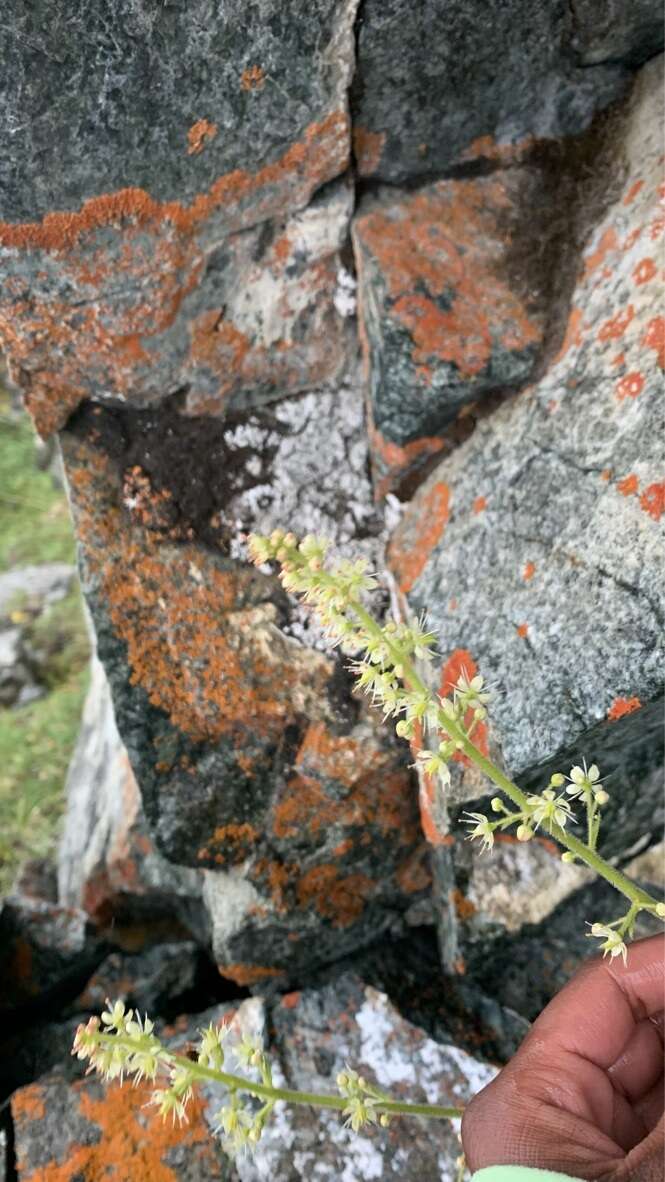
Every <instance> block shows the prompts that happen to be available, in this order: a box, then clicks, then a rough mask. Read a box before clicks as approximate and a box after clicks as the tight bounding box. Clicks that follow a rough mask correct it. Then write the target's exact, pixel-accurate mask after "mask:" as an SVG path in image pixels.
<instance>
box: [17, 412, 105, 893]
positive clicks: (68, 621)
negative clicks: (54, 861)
mask: <svg viewBox="0 0 665 1182" xmlns="http://www.w3.org/2000/svg"><path fill="white" fill-rule="evenodd" d="M74 549H75V548H74V538H73V533H72V526H71V521H70V517H69V510H68V507H67V500H66V497H65V494H64V493H63V492H62V490H61V489H59V488H57V487H56V485H55V484H54V482H53V480H52V478H51V476H50V475H49V474H48V473H47V472H40V471H39V470H38V469H37V468H36V466H35V442H34V434H33V431H32V428H31V426H30V424H29V422H28V420H27V418H16V417H14V416H12V415H11V413H10V407H9V400H8V398H7V396H6V395H4V394H3V393H2V392H1V391H0V571H1V570H6V569H9V568H11V567H16V566H25V565H28V564H32V563H36V564H38V563H42V562H55V561H64V562H73V561H74ZM11 610H12V611H13V612H15V613H16V615H17V617H18V618H17V620H16V622H17V623H20V624H21V627H22V628H23V629H24V633H25V637H26V641H27V643H28V644H29V646H30V647H31V649H32V650H33V651H34V652H35V653H36V654H37V657H38V662H39V666H40V670H41V678H42V682H43V684H44V685H45V687H46V690H47V692H46V694H45V696H44V697H43V698H40V699H39V700H38V701H36V702H32V703H30V705H28V706H23V707H21V708H20V709H16V710H3V709H0V894H2V892H3V891H6V890H7V889H8V887H9V886H10V885H11V882H12V880H13V878H14V877H15V875H16V871H17V869H18V867H19V865H20V863H21V862H22V861H24V860H25V859H26V858H34V857H41V856H44V855H48V854H50V853H52V852H53V850H54V847H55V844H56V842H57V837H58V830H59V822H60V818H61V815H62V810H63V805H64V785H65V778H66V774H67V767H68V764H69V761H70V759H71V756H72V752H73V749H74V744H75V742H76V736H77V734H78V729H79V725H80V721H81V709H82V706H83V699H84V696H85V691H86V684H87V676H88V674H87V665H88V656H89V645H88V638H87V632H86V628H85V621H84V617H83V609H82V604H81V595H80V592H79V589H78V587H76V588H75V589H74V590H73V591H71V592H70V594H69V595H67V596H66V598H65V599H62V600H60V602H59V603H55V604H53V605H52V606H51V607H48V608H46V610H45V611H44V612H43V613H42V614H41V615H40V616H36V617H32V612H31V606H30V602H29V597H27V598H26V597H24V600H23V601H22V602H19V600H18V599H17V602H16V604H12V605H11Z"/></svg>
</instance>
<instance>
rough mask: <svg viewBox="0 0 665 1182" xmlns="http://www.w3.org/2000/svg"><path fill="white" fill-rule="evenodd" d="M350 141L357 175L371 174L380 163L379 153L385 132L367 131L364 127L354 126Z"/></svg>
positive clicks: (384, 139) (384, 138)
mask: <svg viewBox="0 0 665 1182" xmlns="http://www.w3.org/2000/svg"><path fill="white" fill-rule="evenodd" d="M351 141H352V144H353V155H354V158H355V162H356V168H357V170H358V176H371V175H372V173H374V172H376V170H377V168H378V167H379V164H380V163H381V155H382V153H383V148H384V145H385V142H386V135H385V132H383V131H367V130H366V129H365V128H364V127H354V128H353V132H352V135H351Z"/></svg>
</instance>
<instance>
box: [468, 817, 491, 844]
mask: <svg viewBox="0 0 665 1182" xmlns="http://www.w3.org/2000/svg"><path fill="white" fill-rule="evenodd" d="M464 816H465V817H468V820H466V821H465V820H464V819H463V824H464V825H473V826H474V828H473V829H471V830H470V831H469V833H468V834H467V837H466V840H467V841H472V840H473V839H474V838H476V837H477V838H479V839H480V840H481V841H482V850H481V852H482V853H484V852H485V850H491V848H492V846H493V845H494V830H493V827H492V822H491V821H489V820H488V819H487V817H486V816H485V814H484V813H465V814H464Z"/></svg>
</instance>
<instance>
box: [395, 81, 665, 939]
mask: <svg viewBox="0 0 665 1182" xmlns="http://www.w3.org/2000/svg"><path fill="white" fill-rule="evenodd" d="M659 96H660V70H659V65H658V64H654V65H653V66H649V67H647V68H645V70H644V72H643V77H642V79H641V80H640V84H639V86H638V91H637V94H636V97H635V100H634V102H633V104H632V106H631V112H630V116H629V118H628V121H627V124H626V128H625V131H624V141H623V149H624V151H625V154H626V156H627V159H628V170H627V175H626V176H625V181H624V184H623V188H622V192H621V194H620V196H619V198H618V200H617V201H616V203H615V204H613V205H612V207H611V208H610V210H609V212H608V213H607V216H606V217H605V218H604V220H603V221H602V223H601V224H600V225H599V226H598V227H597V229H596V232H595V234H594V235H593V238H592V240H591V242H590V244H589V246H588V248H587V250H586V251H585V254H584V258H583V267H582V269H581V274H580V279H579V282H578V286H577V289H576V291H575V293H574V296H573V303H572V308H571V311H570V317H569V322H568V328H567V331H566V336H565V340H564V342H563V344H562V347H561V350H560V355H559V358H558V360H557V361H556V362H555V363H554V364H553V365H552V366H551V368H550V369H549V370H548V372H547V374H546V376H545V377H544V378H543V379H542V380H541V381H540V382H539V383H538V384H537V385H536V386H535V387H533V388H531V389H529V390H527V391H525V392H524V393H522V394H520V395H518V396H517V397H516V398H514V399H512V400H510V401H509V402H507V403H506V404H505V405H503V406H502V407H501V408H499V409H498V410H497V411H495V412H494V413H493V414H492V415H491V416H489V417H487V418H486V419H484V420H483V421H482V422H480V423H479V424H478V425H477V426H476V430H475V432H474V434H473V436H472V437H471V439H470V440H468V441H467V442H466V443H465V444H463V445H462V446H461V447H460V448H459V449H458V450H457V451H456V452H455V453H454V455H452V456H451V457H449V458H447V459H446V460H444V461H443V462H442V463H441V464H440V465H439V466H438V467H437V469H436V470H435V471H434V472H433V474H432V475H431V477H430V478H429V480H428V481H427V482H426V483H425V484H424V485H423V487H422V488H421V490H420V491H419V493H418V495H417V496H416V497H415V499H414V501H413V502H412V504H411V505H410V506H409V508H408V510H407V511H406V513H405V515H404V517H403V518H402V521H401V522H400V525H399V527H398V530H397V532H396V534H395V536H394V537H393V539H392V541H391V544H390V548H389V553H390V559H391V563H392V567H393V570H394V571H395V573H396V577H397V579H398V581H399V584H400V586H401V589H402V592H403V593H404V595H405V596H406V597H407V599H408V602H409V605H410V607H411V609H412V610H413V611H416V612H417V611H420V610H421V609H423V608H426V609H427V612H428V618H429V622H430V624H431V626H432V627H433V628H434V629H435V630H436V631H437V632H438V634H439V636H440V637H441V652H442V662H441V666H440V669H439V671H438V673H437V678H438V680H439V682H440V684H441V685H442V686H446V687H447V686H449V684H450V682H451V681H454V680H455V679H456V677H457V676H458V674H459V671H460V670H461V669H462V668H466V669H467V670H468V671H469V672H474V671H475V670H476V668H478V669H481V670H482V672H483V674H484V675H485V677H486V678H487V679H488V681H489V682H490V683H492V684H493V686H494V688H495V689H496V690H497V691H498V693H497V695H496V700H495V703H494V705H493V709H492V716H491V719H492V720H491V729H490V731H489V733H488V732H487V729H486V727H485V725H484V724H483V726H482V727H481V728H480V729H479V731H478V733H477V739H478V740H479V741H480V742H481V743H489V745H490V748H491V749H493V751H494V753H495V754H496V755H497V757H498V758H499V759H500V760H502V761H503V762H504V763H505V765H506V766H507V767H508V768H509V769H510V771H511V772H512V773H515V774H518V775H519V776H521V777H522V779H523V780H524V781H525V782H526V783H534V784H539V783H542V780H543V776H544V775H545V774H546V772H547V770H548V769H550V770H554V767H556V769H557V770H563V771H564V772H567V771H568V770H569V767H570V766H571V763H573V762H578V761H579V759H580V758H581V756H582V755H586V757H587V759H588V760H589V762H592V761H596V762H598V763H599V764H600V765H601V768H602V770H603V772H605V773H611V772H615V773H616V774H615V775H614V776H613V777H611V778H610V779H609V781H608V789H609V791H610V795H611V797H612V802H611V804H610V806H609V808H608V810H607V814H608V821H607V822H606V831H607V832H609V833H610V834H611V838H610V840H608V841H606V842H605V844H604V848H605V850H606V852H608V853H611V854H621V853H626V852H627V851H628V850H629V849H630V847H631V846H632V845H633V843H634V842H635V841H636V840H637V839H638V838H641V837H642V834H643V833H644V830H645V828H646V829H647V832H651V833H653V836H654V839H655V838H656V837H657V832H654V830H656V831H657V827H658V815H659V808H660V806H661V805H662V791H661V788H660V782H659V780H657V779H653V778H652V780H651V784H652V791H651V792H649V791H648V784H649V781H648V779H645V777H646V776H647V773H648V772H649V771H650V770H651V769H653V768H654V766H658V764H659V762H660V759H661V756H660V755H659V745H660V744H659V737H658V736H659V733H660V723H659V721H658V720H659V717H660V707H659V704H658V698H659V695H660V694H661V693H662V653H661V650H660V643H661V638H662V614H663V601H664V598H665V596H664V588H663V571H662V563H661V562H660V547H661V545H662V541H661V538H662V534H661V517H662V514H663V510H664V508H665V501H664V495H665V485H664V484H663V472H662V455H661V449H660V438H661V437H662V435H661V432H662V423H661V413H662V412H661V390H662V385H661V382H662V377H661V369H662V366H663V364H664V359H663V329H664V327H665V325H664V322H663V319H662V317H661V316H660V315H659V311H660V309H659V304H658V282H657V274H658V256H657V253H656V252H657V250H658V247H657V243H658V241H659V238H660V235H661V234H662V230H663V222H662V214H661V213H660V211H659V205H658V195H659V193H658V189H659V183H660V179H661V169H660V152H661V148H660V143H659V140H658V137H657V135H656V132H655V129H656V125H657V122H658V117H657V110H658V103H659ZM456 770H457V772H458V773H459V774H458V775H457V776H456V780H455V786H454V790H453V797H452V799H453V800H454V801H455V802H456V803H457V804H460V803H461V802H463V801H467V802H468V801H469V800H470V799H471V798H472V797H474V796H475V797H477V796H478V795H479V793H480V792H481V791H483V787H482V785H481V781H480V780H479V778H478V777H477V775H476V774H475V773H474V772H473V770H472V769H467V768H465V767H464V766H463V764H462V763H461V764H460V767H459V768H458V769H456ZM421 801H422V804H423V807H424V811H425V814H426V819H425V824H426V827H427V828H428V831H429V834H430V837H431V838H432V839H433V841H434V842H435V843H437V842H438V843H439V844H442V843H446V842H448V841H449V840H450V838H449V837H448V836H447V834H448V827H449V819H448V818H447V816H446V809H445V807H444V806H443V805H442V802H441V801H440V800H438V799H437V794H436V792H435V790H434V789H433V786H432V785H428V784H424V785H423V788H422V792H421ZM456 811H458V810H456ZM652 818H654V819H655V824H654V820H652ZM601 841H602V831H601ZM535 849H537V847H535ZM520 856H523V855H520ZM534 856H536V857H538V858H540V857H541V855H540V853H538V854H535V855H534ZM460 857H462V858H465V857H466V855H460ZM441 864H442V865H445V855H444V853H443V851H442V856H441ZM561 870H562V868H561V867H560V866H558V867H557V871H556V874H557V875H561ZM465 873H467V874H468V869H467V870H466V871H465ZM444 877H445V875H444ZM527 878H528V875H527ZM571 885H575V884H574V882H571ZM447 886H448V887H449V886H450V882H448V883H447ZM530 889H531V890H532V885H531V886H530ZM530 918H533V916H531V917H530Z"/></svg>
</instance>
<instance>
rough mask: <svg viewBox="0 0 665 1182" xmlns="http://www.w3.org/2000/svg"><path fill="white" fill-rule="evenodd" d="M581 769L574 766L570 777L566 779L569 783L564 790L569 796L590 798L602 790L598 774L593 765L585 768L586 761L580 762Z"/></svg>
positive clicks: (596, 768)
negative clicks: (581, 764)
mask: <svg viewBox="0 0 665 1182" xmlns="http://www.w3.org/2000/svg"><path fill="white" fill-rule="evenodd" d="M582 763H583V765H584V766H583V767H579V766H575V767H573V768H571V769H570V776H569V777H568V778H569V780H570V783H569V784H568V786H567V788H566V792H567V793H568V795H569V796H590V795H591V793H593V794H594V795H595V794H596V793H597V792H599V791H602V790H603V786H602V784H601V783H600V772H599V771H598V767H597V766H596V764H595V763H592V764H591V767H590V768H587V765H586V759H583V760H582Z"/></svg>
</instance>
